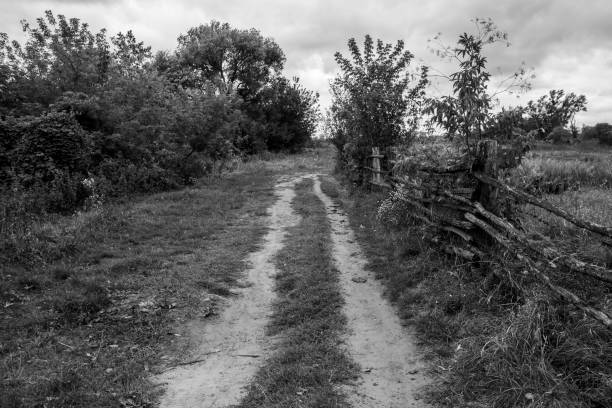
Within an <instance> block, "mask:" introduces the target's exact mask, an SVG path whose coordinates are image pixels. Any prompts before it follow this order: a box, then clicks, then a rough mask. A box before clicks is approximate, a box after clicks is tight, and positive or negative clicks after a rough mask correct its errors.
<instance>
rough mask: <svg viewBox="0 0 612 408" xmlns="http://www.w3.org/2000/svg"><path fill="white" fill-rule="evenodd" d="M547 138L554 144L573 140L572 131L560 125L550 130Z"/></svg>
mask: <svg viewBox="0 0 612 408" xmlns="http://www.w3.org/2000/svg"><path fill="white" fill-rule="evenodd" d="M548 139H549V140H550V141H552V142H553V143H555V144H562V143H571V142H572V140H574V136H573V135H572V132H570V131H569V130H567V129H565V128H564V127H562V126H557V127H556V128H554V129H553V130H552V132H550V134H549V135H548Z"/></svg>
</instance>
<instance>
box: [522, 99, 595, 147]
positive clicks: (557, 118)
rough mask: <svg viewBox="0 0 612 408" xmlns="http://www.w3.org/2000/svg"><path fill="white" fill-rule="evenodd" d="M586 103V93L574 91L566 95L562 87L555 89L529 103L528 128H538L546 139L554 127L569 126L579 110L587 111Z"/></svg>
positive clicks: (541, 135) (539, 133) (527, 111)
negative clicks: (575, 92)
mask: <svg viewBox="0 0 612 408" xmlns="http://www.w3.org/2000/svg"><path fill="white" fill-rule="evenodd" d="M586 104H587V100H586V97H585V96H584V95H576V94H574V93H573V92H570V93H569V94H567V95H566V94H565V91H564V90H562V89H553V90H551V91H550V92H549V93H548V95H544V96H542V97H541V98H539V99H538V100H537V101H529V102H528V103H527V109H526V113H527V115H528V122H527V130H537V132H538V135H539V138H540V139H544V138H546V137H547V136H548V135H549V134H550V133H551V132H552V131H553V129H554V128H556V127H559V126H560V127H565V126H567V125H568V124H569V123H570V122H571V121H572V120H573V119H574V116H575V115H576V114H577V113H578V112H581V111H586Z"/></svg>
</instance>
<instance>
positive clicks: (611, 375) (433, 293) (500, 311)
mask: <svg viewBox="0 0 612 408" xmlns="http://www.w3.org/2000/svg"><path fill="white" fill-rule="evenodd" d="M326 184H327V186H325V184H324V185H323V186H324V188H326V189H327V190H334V189H336V190H337V182H336V181H335V180H333V179H328V180H327V183H326ZM334 184H336V186H334ZM566 194H574V193H566ZM575 194H578V193H575ZM593 194H595V196H599V195H598V194H599V193H593ZM339 195H340V199H341V201H342V202H343V203H344V206H345V207H346V209H347V210H348V212H349V215H350V221H351V225H352V226H353V229H354V230H355V231H356V234H357V237H358V239H359V241H360V242H361V244H362V245H363V247H364V249H365V251H366V254H367V257H368V259H369V261H370V263H369V267H370V268H371V269H372V270H373V271H374V272H375V273H376V274H377V275H378V277H380V278H381V279H382V280H383V282H385V284H386V294H387V296H388V297H389V298H390V299H391V300H392V301H393V302H394V304H395V305H396V306H397V310H398V313H399V314H400V316H401V317H402V318H404V319H406V321H407V322H408V323H409V324H412V325H413V326H414V327H415V329H416V332H417V335H418V338H419V339H420V341H421V342H422V344H423V346H424V347H423V350H424V351H425V352H426V355H427V356H428V357H429V358H430V359H431V367H432V369H433V370H434V372H436V373H437V375H438V381H437V382H436V384H434V385H433V386H432V387H431V388H430V393H429V399H430V402H432V403H434V404H435V405H437V406H446V407H468V406H469V407H496V408H510V407H530V408H533V407H559V408H560V407H606V406H610V405H612V386H611V385H612V357H611V355H612V333H611V332H610V331H609V330H607V329H605V328H603V327H602V326H601V325H599V324H598V323H596V322H594V321H592V320H591V319H589V318H587V317H585V316H584V315H583V314H582V313H579V312H578V311H577V310H576V309H575V308H573V307H572V306H567V305H564V304H560V303H558V302H557V301H556V300H555V299H554V298H552V297H551V296H549V294H547V293H545V292H543V291H542V289H541V288H540V287H539V286H538V285H536V284H534V282H532V281H531V280H530V278H529V277H527V276H524V275H523V274H522V273H521V269H520V268H518V266H519V265H515V264H514V263H513V262H512V261H511V260H510V259H506V260H505V261H504V262H501V263H500V262H496V263H493V264H486V263H481V264H466V263H465V262H464V261H461V260H459V259H453V258H450V257H447V256H446V255H444V253H443V251H441V250H440V249H439V248H435V247H433V246H431V244H430V243H429V242H426V241H424V240H423V235H424V231H423V230H422V229H420V228H419V227H417V226H415V225H409V224H405V223H404V224H402V225H401V226H400V227H399V228H393V227H392V226H389V225H383V224H381V223H380V222H378V221H377V217H376V215H377V211H378V207H379V206H380V204H381V202H382V200H383V199H384V198H385V197H386V194H385V193H384V192H374V193H372V192H370V193H368V192H364V191H354V192H352V194H351V195H347V193H345V192H343V191H342V190H340V193H339ZM560 197H562V198H565V197H563V196H560ZM572 197H573V198H576V197H574V196H572ZM589 197H590V196H589V195H586V196H585V198H586V199H587V200H588V199H589ZM600 204H601V203H599V204H598V202H597V201H596V200H592V201H591V202H588V201H586V202H585V201H582V204H581V206H582V207H583V211H586V212H587V213H589V214H592V213H593V212H600V213H601V216H606V215H604V214H609V213H607V210H606V208H607V206H604V207H603V208H602V206H601V205H600ZM584 207H588V208H589V209H588V210H586V209H585V208H584ZM607 216H608V217H610V215H607ZM609 219H612V217H610V218H608V220H609ZM600 220H601V218H600ZM607 223H609V221H608V222H607ZM531 225H532V226H534V228H535V224H533V223H532V224H531ZM560 227H561V226H559V228H560ZM540 232H544V231H542V230H541V231H540ZM571 236H572V232H571V229H570V232H567V233H566V235H561V236H559V235H558V236H557V239H558V240H559V241H563V240H564V239H565V240H566V241H565V242H569V241H567V240H569V239H570V237H571ZM578 250H580V248H578ZM502 256H503V254H502ZM593 256H595V255H593ZM598 259H599V260H600V261H601V260H602V259H601V258H598ZM500 277H503V278H500ZM554 278H555V280H560V279H562V280H565V281H564V283H568V282H569V283H571V282H575V283H577V282H578V281H579V282H580V285H579V286H580V287H575V286H574V287H572V289H574V290H576V291H577V292H578V293H579V294H580V295H581V296H584V297H585V298H587V299H588V300H589V301H590V302H592V303H593V304H597V305H598V306H599V307H604V308H606V307H607V308H608V309H609V307H610V304H612V302H611V300H610V299H612V297H611V295H612V292H611V288H609V287H606V286H605V285H602V284H601V283H600V282H594V281H588V280H586V279H577V278H576V277H575V276H571V277H570V276H564V275H562V274H560V275H558V276H555V277H554ZM572 279H573V281H572ZM570 286H571V285H570Z"/></svg>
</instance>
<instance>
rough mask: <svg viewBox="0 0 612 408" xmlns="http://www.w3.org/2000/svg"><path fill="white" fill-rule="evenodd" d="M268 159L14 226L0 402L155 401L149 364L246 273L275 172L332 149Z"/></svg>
mask: <svg viewBox="0 0 612 408" xmlns="http://www.w3.org/2000/svg"><path fill="white" fill-rule="evenodd" d="M268 159H269V160H267V161H264V160H261V159H256V158H253V159H251V160H249V161H248V162H242V161H238V162H236V164H235V166H236V167H235V168H234V170H233V172H232V173H231V174H228V175H224V176H222V177H220V178H212V179H202V180H199V181H198V182H197V183H196V184H195V185H194V186H190V187H187V188H185V189H182V190H180V191H172V192H163V193H158V194H152V195H146V196H140V197H137V198H132V199H131V200H129V201H126V202H124V203H110V204H106V205H104V206H103V207H101V208H98V209H93V210H91V211H88V212H80V213H78V214H76V215H70V216H64V215H57V214H55V215H49V216H47V217H46V218H45V219H40V220H31V222H26V220H23V222H22V223H21V224H19V225H12V228H13V229H12V231H11V234H10V237H11V238H12V239H11V241H10V242H8V243H5V244H8V245H10V247H9V248H7V247H4V248H2V249H0V304H1V305H2V313H0V367H2V373H3V376H2V382H1V383H0V406H1V407H30V406H47V407H50V408H51V407H58V408H59V407H61V408H64V407H82V406H84V405H85V406H91V407H109V406H128V407H129V406H143V407H144V406H153V405H154V402H155V400H156V397H157V395H158V392H159V389H158V388H156V387H154V385H153V384H151V382H150V377H151V375H153V374H158V373H159V372H160V370H162V369H164V368H167V367H168V366H170V367H171V366H173V365H175V364H178V363H180V362H181V361H182V360H181V359H182V358H183V355H184V354H185V352H186V351H187V350H188V348H189V347H190V346H191V344H189V336H188V328H185V327H184V326H183V325H182V324H181V323H182V322H184V321H185V320H188V319H193V318H203V319H206V318H208V317H210V316H214V315H215V314H216V313H217V310H218V309H219V308H221V307H223V303H224V302H223V299H222V298H223V297H228V296H231V294H232V288H234V286H235V285H237V281H239V279H240V277H241V276H242V275H241V274H242V272H243V271H244V269H245V268H246V265H245V264H244V260H245V259H247V255H248V254H249V253H250V252H252V251H254V250H255V249H256V246H257V244H258V242H259V238H260V237H261V236H262V235H263V234H264V233H265V231H266V228H267V226H266V225H265V221H266V214H267V213H266V209H267V208H268V207H269V206H270V204H271V203H272V202H273V200H274V197H275V196H274V194H273V186H274V183H275V181H276V178H277V177H278V176H279V175H282V174H286V173H287V172H297V171H303V172H313V171H322V170H323V169H324V168H323V167H322V166H323V165H324V164H327V163H329V162H330V160H331V157H330V155H329V153H328V151H327V150H325V149H317V150H312V151H309V152H306V153H303V154H301V155H299V156H291V157H286V156H285V155H283V154H277V155H273V156H272V157H269V158H268ZM309 203H310V202H309ZM305 205H306V204H305ZM315 226H318V227H319V228H322V229H321V233H323V232H324V231H326V228H328V227H327V226H326V224H324V223H322V224H316V225H314V224H313V228H314V227H315ZM313 242H314V241H313ZM316 245H319V243H318V242H317V244H316ZM320 272H321V273H327V270H325V271H323V270H321V271H320ZM312 279H314V278H312ZM334 313H335V312H334Z"/></svg>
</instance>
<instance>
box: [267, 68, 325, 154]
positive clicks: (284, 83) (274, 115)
mask: <svg viewBox="0 0 612 408" xmlns="http://www.w3.org/2000/svg"><path fill="white" fill-rule="evenodd" d="M317 102H318V94H315V93H313V92H312V91H308V90H307V89H305V88H304V87H302V85H301V84H300V83H299V79H298V78H294V79H293V82H291V81H289V80H288V79H286V78H284V77H277V78H274V79H273V80H272V83H271V84H270V85H269V86H266V87H264V88H263V89H262V90H261V91H260V93H259V95H258V103H257V107H258V108H259V109H260V110H261V112H260V113H261V115H262V116H261V117H260V121H261V122H262V123H263V124H264V127H265V132H266V146H267V148H268V149H269V150H273V151H279V150H289V151H297V150H299V149H301V148H303V147H304V146H305V145H306V143H307V142H308V141H310V139H311V137H312V135H313V134H314V132H315V130H316V126H317V121H318V109H317V108H318V105H317Z"/></svg>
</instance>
